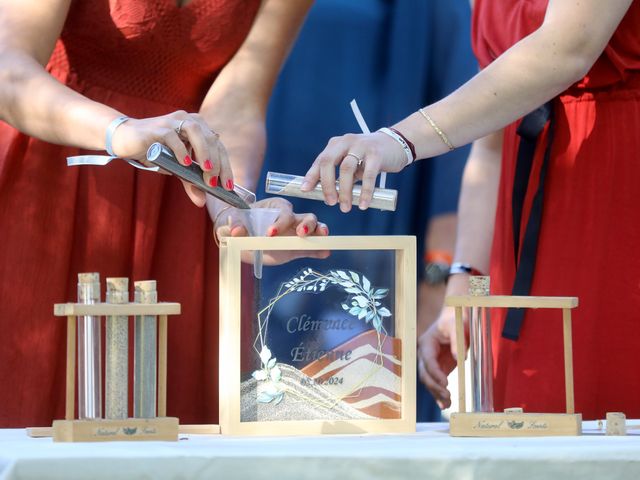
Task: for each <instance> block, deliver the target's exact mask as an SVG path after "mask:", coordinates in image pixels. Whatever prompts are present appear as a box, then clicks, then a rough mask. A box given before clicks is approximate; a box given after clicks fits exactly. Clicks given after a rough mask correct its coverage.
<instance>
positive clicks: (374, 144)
mask: <svg viewBox="0 0 640 480" xmlns="http://www.w3.org/2000/svg"><path fill="white" fill-rule="evenodd" d="M406 165H407V157H406V155H405V153H404V150H403V149H402V147H401V146H400V144H399V143H398V142H396V141H395V140H393V139H392V138H391V137H389V136H388V135H385V134H384V133H381V132H375V133H368V134H357V135H356V134H351V133H350V134H346V135H343V136H342V137H334V138H332V139H331V140H329V143H328V144H327V146H326V147H325V149H324V150H323V151H322V152H321V153H320V155H318V157H317V158H316V159H315V161H314V162H313V165H312V166H311V168H310V169H309V171H308V172H307V174H306V175H305V179H304V182H303V184H302V188H301V190H302V191H304V192H309V191H311V190H313V188H314V187H315V186H316V184H317V183H318V180H319V181H320V183H321V184H322V191H323V193H324V199H325V203H326V204H327V205H335V204H336V202H337V201H340V210H341V211H343V212H348V211H349V210H351V204H352V198H351V190H352V188H353V184H354V182H355V181H356V180H360V179H362V193H361V195H360V203H359V204H358V207H359V208H360V209H361V210H365V209H367V208H368V207H369V204H370V203H371V198H372V196H373V190H374V188H375V183H376V177H377V176H378V173H380V172H399V171H400V170H402V169H403V168H404V167H405V166H406ZM337 166H339V172H340V175H339V178H338V182H337V184H338V190H339V192H338V191H336V167H337Z"/></svg>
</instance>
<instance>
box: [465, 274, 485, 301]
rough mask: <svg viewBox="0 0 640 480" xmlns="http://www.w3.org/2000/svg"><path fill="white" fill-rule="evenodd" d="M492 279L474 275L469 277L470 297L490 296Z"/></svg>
mask: <svg viewBox="0 0 640 480" xmlns="http://www.w3.org/2000/svg"><path fill="white" fill-rule="evenodd" d="M489 284H490V279H489V277H487V276H480V275H472V276H471V277H469V295H471V296H473V297H486V296H488V295H489Z"/></svg>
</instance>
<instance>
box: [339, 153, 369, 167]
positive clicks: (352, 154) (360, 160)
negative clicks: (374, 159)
mask: <svg viewBox="0 0 640 480" xmlns="http://www.w3.org/2000/svg"><path fill="white" fill-rule="evenodd" d="M347 157H353V158H355V159H356V160H357V161H358V166H360V165H362V164H363V163H364V160H363V159H362V158H360V157H359V156H358V155H356V154H355V153H351V152H349V153H347V154H346V155H345V156H344V158H347Z"/></svg>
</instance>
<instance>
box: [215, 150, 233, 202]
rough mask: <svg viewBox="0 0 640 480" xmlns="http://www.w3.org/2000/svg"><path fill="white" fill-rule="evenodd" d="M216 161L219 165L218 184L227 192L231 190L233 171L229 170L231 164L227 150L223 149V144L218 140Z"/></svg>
mask: <svg viewBox="0 0 640 480" xmlns="http://www.w3.org/2000/svg"><path fill="white" fill-rule="evenodd" d="M217 145H218V161H219V164H220V173H219V178H220V184H221V186H223V187H224V188H226V189H227V190H233V186H234V183H233V171H232V170H231V163H230V162H229V154H228V153H227V149H226V148H224V144H223V143H222V142H221V141H220V140H219V139H218V144H217Z"/></svg>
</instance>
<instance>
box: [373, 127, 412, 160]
mask: <svg viewBox="0 0 640 480" xmlns="http://www.w3.org/2000/svg"><path fill="white" fill-rule="evenodd" d="M378 131H379V132H381V133H384V134H385V135H388V136H390V137H391V138H393V139H394V140H395V141H396V142H398V143H399V144H400V146H401V147H402V149H403V150H404V154H405V155H406V157H407V165H409V164H410V163H411V162H413V161H414V160H415V159H416V149H415V147H414V145H413V143H411V142H410V141H409V140H407V138H406V137H405V136H404V135H402V134H401V133H400V132H399V131H398V130H396V129H395V128H387V127H384V128H381V129H380V130H378Z"/></svg>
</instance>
